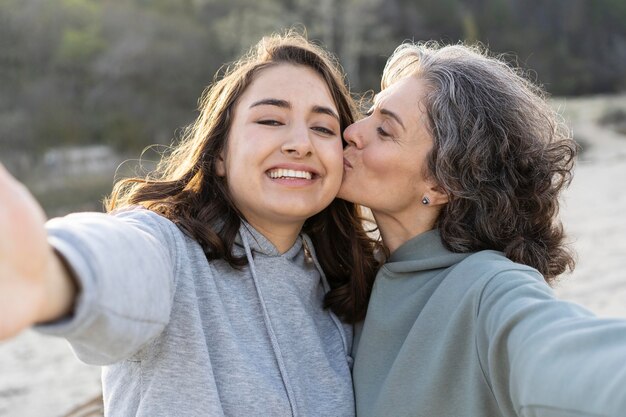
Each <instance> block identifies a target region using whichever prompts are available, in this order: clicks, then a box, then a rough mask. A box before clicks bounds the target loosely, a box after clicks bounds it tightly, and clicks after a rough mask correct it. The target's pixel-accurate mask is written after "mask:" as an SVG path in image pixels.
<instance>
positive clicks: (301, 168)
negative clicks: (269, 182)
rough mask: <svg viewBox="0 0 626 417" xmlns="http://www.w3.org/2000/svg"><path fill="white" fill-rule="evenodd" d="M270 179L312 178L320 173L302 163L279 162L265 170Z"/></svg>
mask: <svg viewBox="0 0 626 417" xmlns="http://www.w3.org/2000/svg"><path fill="white" fill-rule="evenodd" d="M265 174H266V175H267V176H268V177H270V178H271V179H293V180H314V179H316V178H318V177H319V176H320V174H319V173H318V172H317V171H316V170H315V169H313V168H312V167H310V166H307V165H304V164H280V165H276V166H273V167H272V168H270V169H268V170H267V171H265Z"/></svg>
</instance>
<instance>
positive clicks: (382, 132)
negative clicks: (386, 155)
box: [376, 127, 391, 138]
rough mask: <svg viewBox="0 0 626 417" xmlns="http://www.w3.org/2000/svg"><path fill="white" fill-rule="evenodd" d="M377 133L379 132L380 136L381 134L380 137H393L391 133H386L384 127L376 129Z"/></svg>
mask: <svg viewBox="0 0 626 417" xmlns="http://www.w3.org/2000/svg"><path fill="white" fill-rule="evenodd" d="M376 131H377V132H378V134H379V135H380V136H382V137H384V138H388V137H391V135H390V134H389V133H387V132H386V131H385V129H383V128H382V127H377V128H376Z"/></svg>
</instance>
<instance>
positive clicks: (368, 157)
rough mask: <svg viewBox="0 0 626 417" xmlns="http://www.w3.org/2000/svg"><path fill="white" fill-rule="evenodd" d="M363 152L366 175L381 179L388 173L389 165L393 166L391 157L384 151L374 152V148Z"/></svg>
mask: <svg viewBox="0 0 626 417" xmlns="http://www.w3.org/2000/svg"><path fill="white" fill-rule="evenodd" d="M368 151H369V152H364V154H363V166H364V168H365V169H366V172H367V173H368V175H370V176H373V177H375V178H379V179H382V178H383V177H386V176H388V175H389V174H390V169H389V167H394V166H395V164H394V162H393V158H392V157H390V155H386V154H385V153H381V152H376V150H375V149H371V150H369V149H368Z"/></svg>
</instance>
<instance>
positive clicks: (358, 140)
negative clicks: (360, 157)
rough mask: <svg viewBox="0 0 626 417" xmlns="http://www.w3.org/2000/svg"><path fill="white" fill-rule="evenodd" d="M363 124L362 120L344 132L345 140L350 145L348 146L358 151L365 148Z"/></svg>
mask: <svg viewBox="0 0 626 417" xmlns="http://www.w3.org/2000/svg"><path fill="white" fill-rule="evenodd" d="M361 123H362V120H360V121H358V122H354V123H352V124H351V125H350V126H348V127H346V129H345V130H344V131H343V139H344V140H345V141H346V142H347V143H348V146H354V147H355V148H357V149H361V148H362V147H363V136H362V135H361Z"/></svg>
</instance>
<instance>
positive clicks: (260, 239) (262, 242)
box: [235, 220, 302, 259]
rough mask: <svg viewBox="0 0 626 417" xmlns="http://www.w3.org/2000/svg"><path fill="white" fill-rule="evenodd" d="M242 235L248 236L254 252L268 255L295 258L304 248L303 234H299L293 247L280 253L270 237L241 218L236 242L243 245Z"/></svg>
mask: <svg viewBox="0 0 626 417" xmlns="http://www.w3.org/2000/svg"><path fill="white" fill-rule="evenodd" d="M242 236H245V237H246V239H247V241H248V243H249V245H250V249H251V250H252V252H253V253H259V254H262V255H266V256H282V257H284V258H286V259H293V258H295V257H296V256H297V255H298V253H299V252H300V249H302V236H301V235H299V236H298V238H297V239H296V242H295V243H294V244H293V246H292V247H291V248H289V250H287V252H285V253H280V251H279V250H278V249H277V248H276V246H274V244H273V243H272V242H270V241H269V239H268V238H266V237H265V236H264V235H263V234H262V233H261V232H259V231H258V230H256V229H255V228H254V227H252V225H251V224H250V223H248V222H246V221H244V220H241V225H240V226H239V233H238V234H237V237H236V238H235V244H236V245H237V246H240V247H242V246H243V243H242V242H243V241H242Z"/></svg>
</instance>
